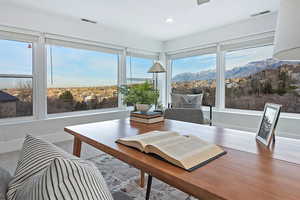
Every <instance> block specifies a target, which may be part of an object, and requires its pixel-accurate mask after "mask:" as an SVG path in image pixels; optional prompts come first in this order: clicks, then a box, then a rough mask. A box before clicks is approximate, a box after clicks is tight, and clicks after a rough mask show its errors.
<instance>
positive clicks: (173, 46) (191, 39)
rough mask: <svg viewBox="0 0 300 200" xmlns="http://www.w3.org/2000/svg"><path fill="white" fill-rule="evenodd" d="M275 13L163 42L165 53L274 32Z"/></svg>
mask: <svg viewBox="0 0 300 200" xmlns="http://www.w3.org/2000/svg"><path fill="white" fill-rule="evenodd" d="M276 20H277V13H272V14H268V15H263V16H259V17H254V18H251V19H248V20H244V21H240V22H238V23H234V24H230V25H226V26H223V27H219V28H215V29H211V30H208V31H204V32H200V33H196V34H192V35H188V36H185V37H181V38H177V39H174V40H169V41H166V42H164V50H165V52H170V51H178V50H182V49H188V48H193V47H197V46H204V45H208V44H215V43H219V42H222V41H227V40H231V39H237V38H241V37H246V36H249V35H253V34H260V33H265V32H269V31H274V30H275V27H276Z"/></svg>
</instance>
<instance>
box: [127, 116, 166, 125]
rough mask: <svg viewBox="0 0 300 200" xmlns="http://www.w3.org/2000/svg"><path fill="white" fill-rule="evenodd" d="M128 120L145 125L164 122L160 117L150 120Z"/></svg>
mask: <svg viewBox="0 0 300 200" xmlns="http://www.w3.org/2000/svg"><path fill="white" fill-rule="evenodd" d="M130 120H131V121H135V122H141V123H145V124H153V123H157V122H162V121H164V117H162V116H160V117H155V118H150V119H145V118H140V117H130Z"/></svg>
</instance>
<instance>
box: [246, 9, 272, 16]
mask: <svg viewBox="0 0 300 200" xmlns="http://www.w3.org/2000/svg"><path fill="white" fill-rule="evenodd" d="M270 12H271V11H270V10H265V11H262V12H258V13H254V14H252V15H250V16H251V17H256V16H260V15H265V14H268V13H270Z"/></svg>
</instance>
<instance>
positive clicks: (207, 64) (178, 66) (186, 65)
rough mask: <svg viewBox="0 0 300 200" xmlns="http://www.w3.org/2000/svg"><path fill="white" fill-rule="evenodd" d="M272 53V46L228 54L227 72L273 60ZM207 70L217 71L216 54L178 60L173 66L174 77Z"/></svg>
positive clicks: (226, 56)
mask: <svg viewBox="0 0 300 200" xmlns="http://www.w3.org/2000/svg"><path fill="white" fill-rule="evenodd" d="M272 53H273V46H272V45H271V46H264V47H258V48H250V49H244V50H238V51H232V52H227V53H226V55H225V63H226V64H225V65H226V70H231V69H233V68H235V67H241V66H245V65H246V64H248V63H249V62H253V61H260V60H265V59H267V58H272ZM206 70H216V54H207V55H201V56H193V57H188V58H181V59H176V60H174V61H173V64H172V76H173V77H174V76H176V75H178V74H181V73H184V72H201V71H206Z"/></svg>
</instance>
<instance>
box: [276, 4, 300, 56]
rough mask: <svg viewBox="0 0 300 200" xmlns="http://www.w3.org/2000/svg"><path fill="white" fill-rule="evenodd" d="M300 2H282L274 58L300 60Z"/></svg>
mask: <svg viewBox="0 0 300 200" xmlns="http://www.w3.org/2000/svg"><path fill="white" fill-rule="evenodd" d="M299 9H300V0H281V2H280V9H279V16H278V21H277V29H276V33H275V47H274V57H275V58H277V59H279V60H300V11H299Z"/></svg>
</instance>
